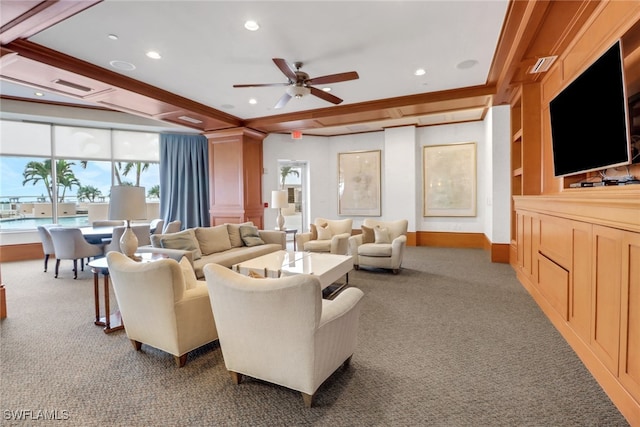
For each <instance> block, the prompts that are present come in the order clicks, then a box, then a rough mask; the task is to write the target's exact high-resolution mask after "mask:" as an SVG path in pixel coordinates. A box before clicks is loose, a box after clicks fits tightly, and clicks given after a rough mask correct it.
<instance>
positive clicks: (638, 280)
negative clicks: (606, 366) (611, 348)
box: [620, 233, 640, 402]
mask: <svg viewBox="0 0 640 427" xmlns="http://www.w3.org/2000/svg"><path fill="white" fill-rule="evenodd" d="M622 247H623V265H622V272H623V280H622V307H627V309H626V310H623V311H622V316H621V319H620V320H621V321H620V324H621V328H622V330H621V334H620V336H621V342H620V348H621V349H622V351H621V352H620V382H621V383H622V384H624V386H625V387H626V388H627V390H628V391H629V393H631V395H633V397H634V398H635V399H636V400H637V401H638V402H640V234H637V233H625V235H624V237H623V245H622Z"/></svg>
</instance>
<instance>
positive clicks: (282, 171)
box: [278, 160, 309, 233]
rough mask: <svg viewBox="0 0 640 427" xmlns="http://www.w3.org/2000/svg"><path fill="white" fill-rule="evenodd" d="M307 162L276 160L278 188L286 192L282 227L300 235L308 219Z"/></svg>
mask: <svg viewBox="0 0 640 427" xmlns="http://www.w3.org/2000/svg"><path fill="white" fill-rule="evenodd" d="M307 166H308V165H307V162H306V161H300V160H278V179H279V182H278V188H280V189H281V190H286V191H287V197H288V201H289V207H288V208H286V209H282V215H283V216H284V226H285V228H287V229H296V230H298V233H302V232H303V231H305V230H304V225H305V224H306V223H307V221H308V220H307V218H309V212H308V210H307V206H309V202H308V200H307V197H308V196H307V195H308V194H309V189H308V187H307V185H308V182H309V179H308V174H307V173H308V170H307Z"/></svg>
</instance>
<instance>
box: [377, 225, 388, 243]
mask: <svg viewBox="0 0 640 427" xmlns="http://www.w3.org/2000/svg"><path fill="white" fill-rule="evenodd" d="M373 234H374V236H375V242H376V243H391V240H390V239H389V230H388V229H387V227H380V226H379V225H376V227H375V228H374V229H373Z"/></svg>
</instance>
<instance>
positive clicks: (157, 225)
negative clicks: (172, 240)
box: [149, 218, 164, 234]
mask: <svg viewBox="0 0 640 427" xmlns="http://www.w3.org/2000/svg"><path fill="white" fill-rule="evenodd" d="M163 228H164V219H161V218H156V219H154V220H152V221H151V223H150V224H149V230H150V232H151V233H152V234H162V230H163Z"/></svg>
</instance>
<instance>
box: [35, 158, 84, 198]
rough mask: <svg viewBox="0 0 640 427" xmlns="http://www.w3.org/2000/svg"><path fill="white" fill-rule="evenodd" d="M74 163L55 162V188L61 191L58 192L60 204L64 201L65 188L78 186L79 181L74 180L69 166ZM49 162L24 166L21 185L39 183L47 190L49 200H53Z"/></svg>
mask: <svg viewBox="0 0 640 427" xmlns="http://www.w3.org/2000/svg"><path fill="white" fill-rule="evenodd" d="M73 165H75V163H69V162H67V161H66V160H56V178H57V186H58V188H61V189H62V192H60V191H58V193H59V194H60V197H59V198H58V199H59V201H60V202H63V201H64V195H65V192H66V190H67V188H69V189H70V188H71V187H73V186H74V185H76V186H78V187H79V186H80V181H78V178H76V176H75V174H74V173H73V170H71V166H73ZM51 170H52V169H51V160H50V159H49V160H45V161H43V162H37V161H31V162H29V163H27V164H26V165H25V168H24V172H22V177H23V178H24V180H23V181H22V185H25V184H26V183H28V182H31V183H32V184H33V185H36V184H37V183H39V182H41V181H42V183H43V184H44V186H45V188H46V189H47V194H49V200H53V176H52V174H51Z"/></svg>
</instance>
